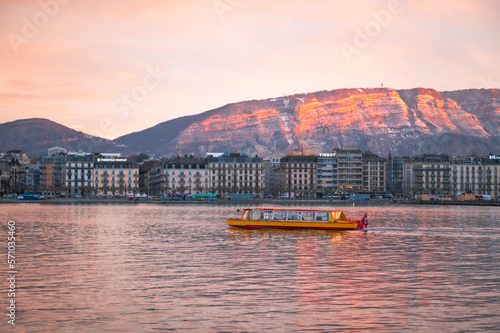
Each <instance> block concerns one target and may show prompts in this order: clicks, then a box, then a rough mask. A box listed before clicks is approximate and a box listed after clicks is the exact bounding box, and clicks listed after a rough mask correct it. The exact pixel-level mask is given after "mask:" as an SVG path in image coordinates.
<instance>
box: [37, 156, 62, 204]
mask: <svg viewBox="0 0 500 333" xmlns="http://www.w3.org/2000/svg"><path fill="white" fill-rule="evenodd" d="M40 187H41V190H42V195H44V196H45V197H47V198H52V197H54V196H56V195H58V194H61V193H64V194H65V193H66V154H65V153H63V152H60V153H54V154H47V155H45V156H42V158H41V160H40Z"/></svg>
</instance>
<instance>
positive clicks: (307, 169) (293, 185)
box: [274, 153, 318, 198]
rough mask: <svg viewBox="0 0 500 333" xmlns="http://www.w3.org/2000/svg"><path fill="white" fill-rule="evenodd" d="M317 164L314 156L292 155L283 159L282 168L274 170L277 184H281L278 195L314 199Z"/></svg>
mask: <svg viewBox="0 0 500 333" xmlns="http://www.w3.org/2000/svg"><path fill="white" fill-rule="evenodd" d="M317 163H318V158H317V156H316V155H314V154H303V153H292V154H289V155H287V156H284V157H282V158H281V161H280V167H279V168H277V169H275V170H274V172H275V173H276V174H275V176H274V177H275V182H276V181H278V182H279V188H278V189H277V192H278V194H279V195H280V196H281V197H283V196H286V197H288V198H294V197H304V198H314V197H315V196H316V190H317V181H316V177H317ZM275 191H276V190H275Z"/></svg>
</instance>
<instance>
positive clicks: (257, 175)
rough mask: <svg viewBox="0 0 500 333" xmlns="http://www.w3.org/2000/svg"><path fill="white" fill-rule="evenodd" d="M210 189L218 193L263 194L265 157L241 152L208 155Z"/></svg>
mask: <svg viewBox="0 0 500 333" xmlns="http://www.w3.org/2000/svg"><path fill="white" fill-rule="evenodd" d="M208 168H209V171H210V172H209V175H210V190H211V191H212V192H214V193H217V194H229V193H235V194H254V195H255V194H262V192H263V190H264V163H263V159H262V158H260V157H258V156H255V157H249V156H247V155H246V154H240V153H224V154H222V155H221V156H214V155H211V156H209V157H208Z"/></svg>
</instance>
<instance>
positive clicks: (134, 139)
mask: <svg viewBox="0 0 500 333" xmlns="http://www.w3.org/2000/svg"><path fill="white" fill-rule="evenodd" d="M498 97H499V94H498V92H497V91H496V90H494V89H490V90H484V89H483V90H477V89H473V90H462V91H452V92H444V93H440V92H438V91H436V90H433V89H423V88H417V89H410V90H393V89H388V88H372V89H340V90H332V91H320V92H315V93H309V94H296V95H292V96H286V97H280V98H272V99H267V100H257V101H247V102H240V103H234V104H229V105H226V106H223V107H221V108H218V109H215V110H211V111H208V112H205V113H203V114H200V115H197V116H191V117H184V118H179V119H175V120H171V121H167V122H164V123H162V124H159V125H158V126H155V127H154V128H152V129H148V130H144V131H142V132H137V133H133V134H130V135H127V136H125V137H121V138H118V139H116V140H115V141H116V142H117V143H120V144H124V145H127V146H129V147H130V148H134V149H135V150H138V151H139V150H140V151H143V152H148V153H150V154H155V155H156V156H170V155H174V154H177V148H180V151H181V154H189V153H194V154H196V155H201V154H204V153H206V152H212V151H216V152H245V153H247V154H249V155H255V154H258V155H259V156H264V157H268V156H273V155H278V156H279V155H283V154H286V153H290V152H293V151H304V152H311V153H313V152H315V153H318V152H328V151H330V150H331V149H332V148H334V147H346V146H350V147H359V148H361V149H363V150H371V151H373V152H375V153H378V154H381V155H383V156H386V155H387V154H388V153H389V152H391V153H392V154H393V155H415V154H419V153H425V152H444V153H448V154H455V155H463V154H471V153H476V154H487V153H488V152H490V151H496V152H498V147H499V144H500V139H499V129H500V108H499V103H498V102H497V101H498ZM181 120H182V121H181ZM174 122H177V123H179V124H177V125H176V126H173V124H174ZM179 125H180V126H179ZM162 129H163V131H162ZM147 138H148V139H149V141H150V142H154V144H150V145H149V146H142V145H140V144H139V143H140V142H142V141H144V140H146V139H147ZM165 139H167V140H165Z"/></svg>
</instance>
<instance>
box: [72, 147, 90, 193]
mask: <svg viewBox="0 0 500 333" xmlns="http://www.w3.org/2000/svg"><path fill="white" fill-rule="evenodd" d="M65 186H66V191H67V193H68V196H70V197H74V196H76V195H81V196H84V197H88V196H90V195H92V194H93V192H94V155H93V154H91V153H76V152H70V153H67V155H66V163H65Z"/></svg>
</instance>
